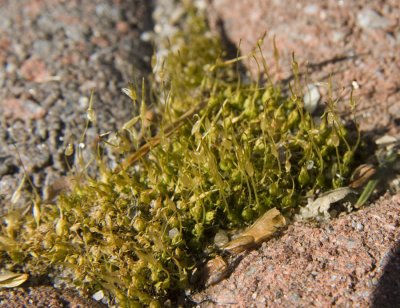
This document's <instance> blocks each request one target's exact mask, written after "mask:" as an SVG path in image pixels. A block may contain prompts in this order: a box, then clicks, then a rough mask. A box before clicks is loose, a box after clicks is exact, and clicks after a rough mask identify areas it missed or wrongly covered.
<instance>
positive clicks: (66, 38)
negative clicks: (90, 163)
mask: <svg viewBox="0 0 400 308" xmlns="http://www.w3.org/2000/svg"><path fill="white" fill-rule="evenodd" d="M151 11H152V7H151V4H150V2H147V1H144V2H143V1H139V0H132V1H112V0H96V1H90V2H87V3H85V5H82V3H81V2H80V1H61V0H57V1H50V0H44V1H28V0H21V1H1V6H0V15H1V16H2V18H1V22H0V47H1V49H0V158H1V160H2V162H3V164H2V166H1V168H0V202H1V203H2V204H5V203H7V202H9V200H10V198H11V195H10V190H11V191H12V190H13V189H14V190H15V189H16V187H17V186H18V183H19V182H20V181H21V179H22V178H23V173H24V168H23V167H22V166H24V167H25V170H26V171H27V172H28V174H29V176H30V177H32V178H33V179H35V185H37V187H36V188H37V189H38V190H39V192H42V191H44V190H45V186H46V185H47V184H49V183H51V181H50V180H49V179H54V178H57V177H60V176H62V175H65V174H66V172H67V171H68V166H67V164H66V162H65V161H66V160H65V156H64V150H65V148H66V146H67V145H68V144H69V143H75V144H76V143H78V141H79V140H80V138H81V135H82V133H83V131H84V127H85V124H86V109H87V108H88V101H89V99H88V98H89V96H90V92H91V91H92V90H94V91H95V92H94V93H95V94H94V103H93V108H94V110H95V112H96V116H97V123H96V124H95V125H92V126H93V127H92V128H91V130H90V131H89V133H88V134H87V135H86V139H85V144H86V145H87V148H88V152H91V151H93V149H94V141H95V138H96V137H97V135H98V134H101V133H104V132H107V131H112V130H116V129H117V128H120V127H121V126H122V125H123V123H124V122H125V121H127V120H129V119H130V118H131V117H132V114H133V112H135V110H134V109H133V105H132V102H131V101H130V100H129V98H127V97H126V96H125V95H123V94H122V92H121V88H122V87H125V86H126V85H127V84H128V83H129V82H132V81H135V80H141V78H142V77H143V76H146V75H147V74H148V73H149V72H150V63H149V59H150V57H151V54H152V48H151V46H150V44H148V43H145V42H142V41H141V40H140V39H139V36H140V34H141V33H142V32H144V31H149V30H151V29H152V27H153V26H152V20H151ZM16 151H18V153H19V155H20V158H21V160H22V163H21V161H20V160H19V159H16V157H17V155H16ZM22 164H23V165H22ZM6 175H9V176H6ZM10 178H12V179H13V180H12V181H10ZM16 185H17V186H16ZM26 201H27V200H26V199H23V198H21V199H20V204H24V203H25V202H26ZM0 212H1V210H0Z"/></svg>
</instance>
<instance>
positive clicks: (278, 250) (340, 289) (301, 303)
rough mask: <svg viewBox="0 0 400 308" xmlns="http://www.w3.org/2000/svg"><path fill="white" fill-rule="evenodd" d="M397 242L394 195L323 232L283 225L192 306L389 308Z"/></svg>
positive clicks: (399, 267)
mask: <svg viewBox="0 0 400 308" xmlns="http://www.w3.org/2000/svg"><path fill="white" fill-rule="evenodd" d="M399 239H400V194H397V195H395V196H389V195H386V196H385V197H383V198H381V199H380V200H378V201H377V202H376V204H375V205H373V206H371V207H369V208H367V209H364V210H361V211H359V212H357V213H353V214H350V215H344V216H342V217H340V218H338V219H336V220H334V221H332V222H330V223H327V224H324V225H322V226H317V225H310V224H304V223H295V224H294V225H290V226H289V228H288V229H287V230H286V231H285V232H284V234H283V235H282V236H281V237H279V238H276V239H273V240H271V241H270V242H268V243H264V244H263V245H262V247H261V248H260V249H259V250H258V251H253V252H251V253H249V254H248V255H247V256H246V257H245V258H244V259H243V260H242V262H241V263H240V265H239V266H238V267H237V269H236V270H235V272H234V273H233V274H232V275H231V277H230V278H229V279H226V280H225V281H222V282H221V283H219V284H218V285H215V286H212V287H210V288H208V289H207V290H205V291H204V292H202V293H199V294H196V295H195V296H194V299H195V301H197V302H199V303H202V304H200V306H201V307H220V306H222V305H223V306H224V307H225V306H226V305H227V306H228V307H266V306H268V307H310V306H312V305H314V306H316V307H330V306H332V305H336V306H339V307H396V306H398V305H399V303H400V288H399V287H400V253H399V249H400V241H399Z"/></svg>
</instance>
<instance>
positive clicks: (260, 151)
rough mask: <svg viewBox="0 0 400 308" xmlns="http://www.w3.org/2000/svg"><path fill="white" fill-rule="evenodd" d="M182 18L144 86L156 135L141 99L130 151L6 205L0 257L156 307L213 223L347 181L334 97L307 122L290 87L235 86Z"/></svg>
mask: <svg viewBox="0 0 400 308" xmlns="http://www.w3.org/2000/svg"><path fill="white" fill-rule="evenodd" d="M185 26H186V29H189V30H188V32H187V33H184V32H182V33H180V34H178V37H177V38H176V39H179V40H184V42H185V45H184V47H182V48H181V49H180V51H179V52H176V53H171V54H170V56H169V57H168V58H167V59H166V61H165V63H164V64H163V70H162V73H161V75H162V76H163V78H164V79H163V80H164V81H163V82H162V85H161V86H155V87H154V88H153V89H152V90H153V92H154V94H155V95H154V97H155V98H156V100H159V101H154V102H153V103H154V104H157V106H158V108H159V109H160V110H161V112H160V114H161V120H160V121H159V131H158V135H157V136H156V137H153V138H150V139H149V136H150V135H151V134H152V132H151V131H150V128H149V127H148V126H147V125H144V123H145V121H146V119H145V115H146V107H145V104H144V103H143V104H142V109H141V113H140V115H138V117H137V118H135V120H133V121H132V122H131V123H130V124H129V125H125V128H124V131H122V130H121V132H120V134H119V135H120V136H126V135H128V136H129V138H125V139H124V140H123V141H124V142H125V143H126V142H128V141H129V140H133V141H132V143H133V145H131V146H130V147H132V146H133V147H136V151H137V152H136V153H135V154H126V157H125V160H123V161H122V162H121V165H120V166H119V167H118V168H117V169H115V170H111V169H110V168H108V167H107V166H105V165H104V164H103V163H101V162H100V171H101V172H100V175H99V177H98V178H96V179H92V178H89V176H87V175H86V180H85V181H81V182H77V183H76V185H75V187H74V188H73V190H72V192H71V193H69V194H63V195H61V196H59V198H58V200H57V202H56V204H54V205H48V204H41V203H40V202H36V203H35V205H34V208H35V211H34V213H35V214H34V215H31V214H30V213H28V214H26V215H24V216H23V217H20V214H19V213H10V214H9V216H7V217H6V219H5V220H4V222H3V230H2V233H3V234H2V237H1V238H0V248H1V250H2V251H3V252H2V257H3V262H9V263H11V264H13V265H19V266H22V268H23V269H24V270H25V271H26V272H30V273H33V274H38V273H40V274H43V273H48V272H49V271H50V270H52V271H53V270H54V269H56V270H57V272H59V273H60V277H61V276H62V277H65V279H66V281H69V283H70V284H73V285H75V286H76V287H77V288H79V289H82V290H86V291H89V292H93V293H94V292H96V291H98V290H104V291H105V292H106V293H107V294H108V295H109V296H110V297H111V298H115V299H116V300H117V302H118V303H119V304H121V305H122V306H129V305H131V306H134V305H140V304H153V305H156V303H157V302H160V303H163V301H164V300H166V299H167V298H173V297H174V296H175V295H176V294H178V291H179V290H182V289H185V288H188V287H190V285H189V275H190V273H191V271H192V270H193V269H194V268H195V267H196V266H197V265H198V264H199V262H200V261H201V260H202V259H203V258H204V257H205V256H207V254H206V253H205V251H208V252H209V254H213V253H215V252H216V251H217V248H216V247H215V246H214V245H213V241H212V239H213V237H214V235H215V234H216V232H217V231H218V230H219V229H220V228H223V229H235V228H239V227H243V226H245V225H248V224H250V223H252V222H253V221H254V220H255V219H256V218H257V217H259V216H260V215H261V214H263V213H264V212H265V211H266V210H268V209H270V208H272V207H277V208H279V209H280V210H282V211H283V212H284V213H286V215H291V214H292V213H294V212H295V211H296V210H297V209H298V207H299V206H300V205H303V204H304V202H305V198H306V196H307V195H310V194H312V193H314V192H316V191H317V190H320V191H326V190H330V189H332V188H336V187H340V186H343V185H345V184H346V181H347V179H348V176H349V173H350V171H351V168H352V157H353V155H354V151H355V148H356V146H355V145H354V143H355V141H354V140H350V138H349V137H348V132H347V131H346V128H345V127H344V126H343V124H342V122H341V120H340V119H339V118H338V117H337V116H336V115H335V113H334V103H333V102H331V103H329V106H328V108H327V111H326V112H325V113H324V114H323V115H322V116H321V119H320V121H319V122H318V123H316V122H315V121H314V119H313V117H312V116H311V115H310V114H309V113H308V112H307V111H305V109H304V107H303V102H302V99H301V97H302V95H301V93H292V94H291V95H289V96H285V95H283V94H282V93H281V91H280V89H279V88H278V87H275V86H272V85H267V86H260V85H259V84H258V83H250V84H247V85H244V84H241V83H240V82H238V77H237V76H236V73H235V71H236V70H235V66H234V65H228V64H227V63H224V61H223V59H222V56H223V53H222V49H221V46H220V43H219V41H218V39H217V38H215V37H211V36H209V35H203V33H204V32H205V31H206V25H205V22H204V20H203V19H202V18H201V17H199V16H197V15H196V13H195V12H191V13H189V14H188V19H187V24H186V25H185ZM232 62H234V61H232ZM157 88H161V90H160V91H157ZM127 92H128V93H129V94H130V96H131V97H132V98H133V99H136V94H135V90H134V89H130V90H127ZM194 106H195V107H194ZM188 110H189V111H190V110H191V111H190V112H187V111H188ZM185 112H186V113H185ZM135 122H142V125H140V128H141V131H136V130H137V129H138V127H139V126H138V125H137V124H138V123H136V125H134V123H135ZM127 133H128V134H127ZM138 136H142V137H143V139H138V138H139V137H138ZM120 141H121V140H120ZM119 144H122V143H119ZM140 144H142V146H141V147H139V145H140ZM103 146H105V145H103ZM128 148H129V146H128ZM121 152H125V150H123V151H121ZM12 215H14V216H12ZM10 217H18V219H14V220H10ZM5 258H7V260H9V261H5V260H6V259H5Z"/></svg>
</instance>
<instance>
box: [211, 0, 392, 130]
mask: <svg viewBox="0 0 400 308" xmlns="http://www.w3.org/2000/svg"><path fill="white" fill-rule="evenodd" d="M209 2H210V5H209V10H208V11H209V20H210V23H211V25H212V27H213V28H214V30H216V31H218V32H220V33H221V32H222V33H223V35H224V36H225V37H226V38H227V39H228V40H230V41H231V43H233V44H236V46H239V45H240V47H239V48H240V51H241V53H242V54H243V55H247V54H249V53H250V52H251V51H252V50H254V48H255V47H256V44H257V41H258V40H259V39H260V38H261V37H262V36H263V34H264V33H266V34H267V35H266V37H265V39H264V43H263V44H262V45H261V48H262V50H263V54H264V56H265V58H266V61H267V63H268V66H269V70H270V74H271V76H272V78H273V79H274V80H290V78H291V77H292V71H291V55H292V53H294V54H295V57H296V60H297V62H298V63H299V66H300V72H301V73H303V74H304V75H306V77H307V81H308V82H312V83H314V82H327V80H328V77H329V76H330V75H332V78H333V85H334V88H335V89H336V91H337V94H338V95H337V96H339V95H340V96H342V97H343V98H345V99H346V98H348V97H349V93H350V89H351V85H352V82H353V81H355V82H356V83H357V85H358V89H355V91H354V97H355V98H356V99H357V103H358V106H357V115H358V120H359V122H360V124H361V128H362V129H363V130H364V131H371V130H374V131H377V130H389V131H390V132H391V133H396V134H398V133H399V129H398V125H399V121H400V91H399V89H400V78H399V71H400V53H399V50H400V21H399V16H400V2H399V1H397V0H380V1H366V0H355V1H337V0H329V1H295V0H284V1H281V0H254V1H247V0H209ZM274 36H275V41H276V46H277V48H278V50H279V54H280V62H279V64H280V66H279V67H277V65H276V63H275V60H274V57H273V44H272V41H273V37H274ZM239 42H240V44H239ZM258 59H259V63H260V66H261V67H262V65H261V61H260V57H258ZM247 66H248V67H249V68H250V69H251V71H252V72H253V76H255V75H257V72H258V66H257V64H256V62H255V61H254V60H249V61H248V62H247ZM396 123H397V124H396Z"/></svg>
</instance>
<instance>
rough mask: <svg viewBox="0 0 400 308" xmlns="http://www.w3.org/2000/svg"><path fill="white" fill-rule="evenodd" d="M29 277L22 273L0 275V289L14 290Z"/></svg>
mask: <svg viewBox="0 0 400 308" xmlns="http://www.w3.org/2000/svg"><path fill="white" fill-rule="evenodd" d="M28 277H29V275H28V274H23V273H12V272H6V273H2V274H0V288H15V287H18V286H20V285H21V284H23V283H24V282H25V281H26V280H27V279H28Z"/></svg>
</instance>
